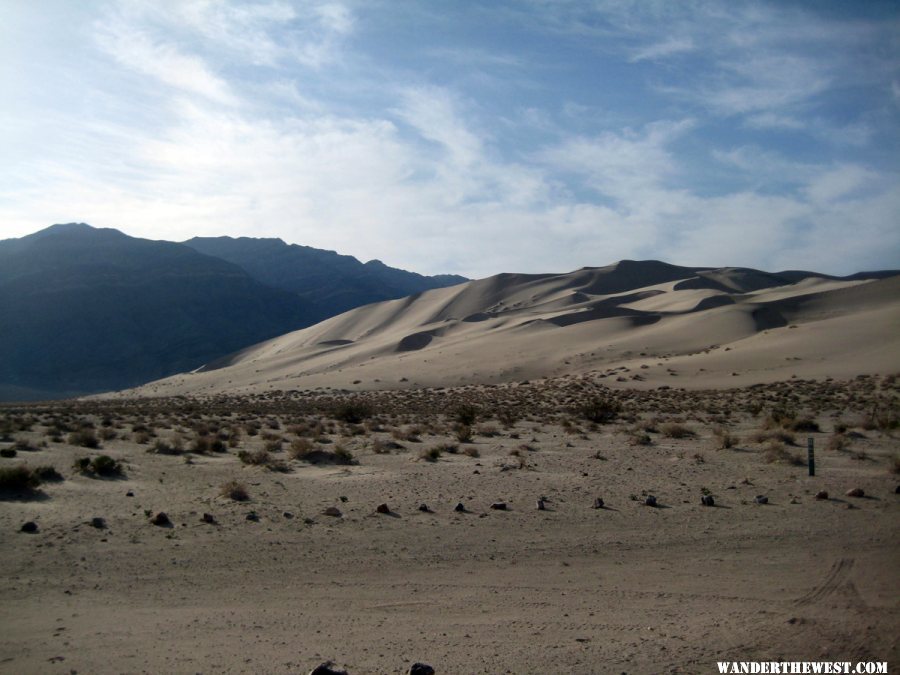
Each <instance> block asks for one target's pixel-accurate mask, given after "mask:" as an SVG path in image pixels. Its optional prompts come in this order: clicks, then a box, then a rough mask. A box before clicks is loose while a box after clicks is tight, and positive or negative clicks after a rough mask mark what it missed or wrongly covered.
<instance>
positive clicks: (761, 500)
mask: <svg viewBox="0 0 900 675" xmlns="http://www.w3.org/2000/svg"><path fill="white" fill-rule="evenodd" d="M753 501H755V502H756V503H757V504H768V503H769V498H768V497H766V496H765V495H756V499H754V500H753Z"/></svg>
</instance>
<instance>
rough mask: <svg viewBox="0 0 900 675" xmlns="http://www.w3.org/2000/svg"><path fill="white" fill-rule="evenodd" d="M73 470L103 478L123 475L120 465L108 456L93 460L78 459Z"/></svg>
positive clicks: (88, 458)
mask: <svg viewBox="0 0 900 675" xmlns="http://www.w3.org/2000/svg"><path fill="white" fill-rule="evenodd" d="M75 469H76V470H78V471H80V472H81V473H83V474H85V475H88V476H103V477H104V478H109V477H114V476H122V475H124V473H125V471H124V469H123V467H122V464H121V463H120V462H117V461H116V460H114V459H113V458H112V457H110V456H109V455H98V456H97V457H94V459H91V458H90V457H80V458H79V459H76V460H75Z"/></svg>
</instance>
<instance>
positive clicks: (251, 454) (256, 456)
mask: <svg viewBox="0 0 900 675" xmlns="http://www.w3.org/2000/svg"><path fill="white" fill-rule="evenodd" d="M238 459H239V460H241V462H242V463H243V464H249V465H251V466H263V465H265V464H268V463H269V462H271V461H272V456H271V455H270V454H269V451H268V450H265V449H261V450H253V451H250V450H241V451H240V452H238Z"/></svg>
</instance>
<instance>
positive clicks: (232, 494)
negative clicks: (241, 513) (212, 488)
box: [219, 480, 250, 502]
mask: <svg viewBox="0 0 900 675" xmlns="http://www.w3.org/2000/svg"><path fill="white" fill-rule="evenodd" d="M219 494H220V495H222V496H223V497H228V498H229V499H233V500H234V501H236V502H245V501H247V500H248V499H250V493H248V492H247V486H246V485H244V484H243V483H240V482H238V481H236V480H230V481H228V482H227V483H224V484H223V485H222V487H221V489H220V490H219Z"/></svg>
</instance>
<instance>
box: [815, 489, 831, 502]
mask: <svg viewBox="0 0 900 675" xmlns="http://www.w3.org/2000/svg"><path fill="white" fill-rule="evenodd" d="M816 499H818V500H819V501H821V500H823V499H824V500H827V499H828V491H827V490H819V491H818V492H817V493H816Z"/></svg>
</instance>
